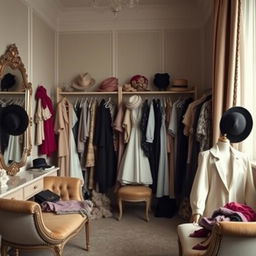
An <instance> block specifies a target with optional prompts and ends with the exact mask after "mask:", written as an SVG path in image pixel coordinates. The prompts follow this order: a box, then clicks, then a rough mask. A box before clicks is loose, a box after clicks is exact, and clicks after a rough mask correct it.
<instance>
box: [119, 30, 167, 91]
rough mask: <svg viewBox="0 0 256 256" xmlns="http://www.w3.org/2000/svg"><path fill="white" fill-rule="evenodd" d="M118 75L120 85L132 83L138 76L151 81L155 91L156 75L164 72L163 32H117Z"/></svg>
mask: <svg viewBox="0 0 256 256" xmlns="http://www.w3.org/2000/svg"><path fill="white" fill-rule="evenodd" d="M116 59H117V63H116V66H117V74H118V78H119V82H120V84H121V85H122V84H124V83H126V82H129V81H130V78H131V77H132V76H134V75H136V74H141V75H144V76H146V77H147V78H148V79H149V88H150V89H152V90H153V89H154V87H153V86H152V80H153V77H154V74H155V73H157V72H161V71H162V68H163V67H162V43H161V31H150V30H144V31H139V30H133V31H131V30H130V31H125V30H124V31H118V32H117V58H116Z"/></svg>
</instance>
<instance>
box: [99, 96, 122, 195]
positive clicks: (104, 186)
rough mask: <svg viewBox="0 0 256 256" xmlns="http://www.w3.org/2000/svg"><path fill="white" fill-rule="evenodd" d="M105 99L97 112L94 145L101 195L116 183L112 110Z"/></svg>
mask: <svg viewBox="0 0 256 256" xmlns="http://www.w3.org/2000/svg"><path fill="white" fill-rule="evenodd" d="M105 103H106V101H105V100H104V99H103V100H102V101H101V102H100V104H99V106H98V107H97V111H96V117H97V118H96V127H95V137H94V145H95V146H96V166H95V181H96V183H97V184H98V186H99V192H100V193H106V192H107V191H108V189H109V188H111V187H113V186H114V185H115V182H116V167H117V160H116V152H115V150H114V142H113V127H112V118H111V112H110V108H109V107H107V106H106V105H105Z"/></svg>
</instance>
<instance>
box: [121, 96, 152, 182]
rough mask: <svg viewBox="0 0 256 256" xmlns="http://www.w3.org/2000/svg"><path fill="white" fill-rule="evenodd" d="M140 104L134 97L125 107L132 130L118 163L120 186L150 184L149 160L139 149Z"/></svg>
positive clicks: (139, 98)
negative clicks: (129, 111)
mask: <svg viewBox="0 0 256 256" xmlns="http://www.w3.org/2000/svg"><path fill="white" fill-rule="evenodd" d="M141 102H142V99H141V97H140V96H137V95H134V96H131V97H130V99H129V104H127V105H126V107H127V108H129V109H130V110H131V122H132V128H131V134H130V139H129V142H128V144H127V146H126V149H125V152H124V155H123V158H122V160H121V163H120V172H119V178H118V180H119V181H120V183H121V184H147V185H149V184H152V175H151V171H150V165H149V160H148V158H147V156H146V155H145V153H144V152H143V150H142V148H141V130H140V119H141Z"/></svg>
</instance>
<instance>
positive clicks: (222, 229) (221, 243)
mask: <svg viewBox="0 0 256 256" xmlns="http://www.w3.org/2000/svg"><path fill="white" fill-rule="evenodd" d="M200 228H201V227H200V226H198V225H195V224H193V223H185V224H180V225H178V227H177V232H178V241H179V249H180V254H179V255H180V256H199V255H200V256H201V255H203V256H215V255H219V256H220V255H222V256H228V255H232V256H254V255H256V254H255V252H256V222H224V221H223V222H219V223H217V224H215V226H214V228H213V230H212V233H211V236H210V238H209V239H208V241H207V243H208V244H209V246H208V248H207V250H202V251H201V250H194V249H192V248H193V246H195V245H196V244H198V243H200V242H202V241H204V240H205V239H206V238H194V237H189V235H190V234H191V233H193V232H194V231H195V230H198V229H200Z"/></svg>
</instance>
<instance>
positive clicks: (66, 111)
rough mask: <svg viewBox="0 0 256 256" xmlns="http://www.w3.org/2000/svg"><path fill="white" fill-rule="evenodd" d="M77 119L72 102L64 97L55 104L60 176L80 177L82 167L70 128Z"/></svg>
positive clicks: (81, 177)
mask: <svg viewBox="0 0 256 256" xmlns="http://www.w3.org/2000/svg"><path fill="white" fill-rule="evenodd" d="M76 121H77V117H76V115H75V112H74V109H73V106H72V104H71V103H70V102H69V101H68V100H67V99H66V98H65V97H64V98H63V99H62V100H61V101H60V102H59V103H58V105H57V112H56V119H55V126H54V128H55V132H56V134H58V138H59V144H58V146H59V147H58V166H59V168H60V176H70V177H76V178H80V179H81V180H82V181H83V175H82V169H81V165H80V162H79V158H78V154H77V151H76V144H75V140H74V136H73V133H72V128H73V126H74V125H75V123H76Z"/></svg>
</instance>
